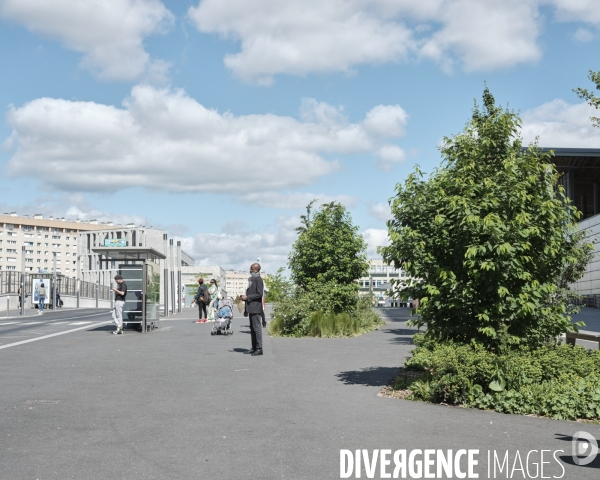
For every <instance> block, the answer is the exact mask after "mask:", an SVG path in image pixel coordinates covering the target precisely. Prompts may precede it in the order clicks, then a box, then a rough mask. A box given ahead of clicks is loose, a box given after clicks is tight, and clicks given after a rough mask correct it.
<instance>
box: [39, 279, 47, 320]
mask: <svg viewBox="0 0 600 480" xmlns="http://www.w3.org/2000/svg"><path fill="white" fill-rule="evenodd" d="M45 302H46V287H44V284H43V283H42V284H40V286H39V287H38V315H42V313H43V312H44V303H45Z"/></svg>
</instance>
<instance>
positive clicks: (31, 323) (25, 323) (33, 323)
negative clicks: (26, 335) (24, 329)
mask: <svg viewBox="0 0 600 480" xmlns="http://www.w3.org/2000/svg"><path fill="white" fill-rule="evenodd" d="M40 323H44V322H24V323H21V325H39V324H40Z"/></svg>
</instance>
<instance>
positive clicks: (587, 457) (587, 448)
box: [571, 432, 598, 466]
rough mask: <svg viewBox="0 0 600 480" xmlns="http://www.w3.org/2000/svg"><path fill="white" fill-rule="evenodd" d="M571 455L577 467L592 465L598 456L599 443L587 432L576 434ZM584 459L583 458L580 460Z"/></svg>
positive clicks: (572, 442)
mask: <svg viewBox="0 0 600 480" xmlns="http://www.w3.org/2000/svg"><path fill="white" fill-rule="evenodd" d="M571 450H572V451H571V453H572V456H573V462H575V464H576V465H580V466H584V465H587V464H589V463H592V462H593V461H594V459H595V458H596V455H597V454H598V442H597V441H596V439H595V438H594V437H593V436H592V435H590V434H589V433H587V432H575V435H573V440H571ZM580 457H583V458H580Z"/></svg>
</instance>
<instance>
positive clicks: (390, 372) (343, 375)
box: [336, 367, 398, 387]
mask: <svg viewBox="0 0 600 480" xmlns="http://www.w3.org/2000/svg"><path fill="white" fill-rule="evenodd" d="M397 374H398V367H368V368H363V369H362V370H351V371H348V372H340V373H338V374H337V375H336V377H337V378H338V379H339V380H340V381H342V382H344V383H345V384H346V385H364V386H366V387H384V386H385V385H387V384H388V383H389V382H390V380H391V379H392V378H394V377H395V376H396V375H397Z"/></svg>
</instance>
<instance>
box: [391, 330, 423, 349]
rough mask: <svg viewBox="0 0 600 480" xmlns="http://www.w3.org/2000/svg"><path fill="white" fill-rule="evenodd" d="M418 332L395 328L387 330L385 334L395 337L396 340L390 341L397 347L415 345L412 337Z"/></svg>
mask: <svg viewBox="0 0 600 480" xmlns="http://www.w3.org/2000/svg"><path fill="white" fill-rule="evenodd" d="M417 331H418V330H411V329H408V328H394V329H391V330H386V331H385V333H390V334H392V335H395V337H394V338H390V339H389V341H390V342H391V343H395V344H396V345H413V340H412V336H413V335H414V334H415V333H417Z"/></svg>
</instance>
